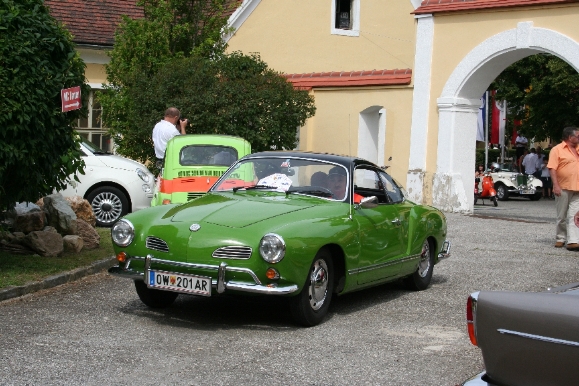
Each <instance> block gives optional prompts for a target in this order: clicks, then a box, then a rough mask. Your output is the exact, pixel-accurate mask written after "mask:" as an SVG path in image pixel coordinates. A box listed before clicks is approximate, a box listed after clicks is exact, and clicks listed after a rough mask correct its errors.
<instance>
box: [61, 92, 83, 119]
mask: <svg viewBox="0 0 579 386" xmlns="http://www.w3.org/2000/svg"><path fill="white" fill-rule="evenodd" d="M60 99H61V101H62V112H63V113H64V112H66V111H70V110H78V109H80V108H81V101H80V86H76V87H71V88H65V89H62V90H60Z"/></svg>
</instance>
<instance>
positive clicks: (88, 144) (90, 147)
mask: <svg viewBox="0 0 579 386" xmlns="http://www.w3.org/2000/svg"><path fill="white" fill-rule="evenodd" d="M82 144H83V145H84V147H86V148H87V149H88V151H90V152H91V153H93V154H109V153H107V152H106V151H104V150H103V149H101V148H100V147H98V146H97V145H95V144H94V143H92V142H89V141H82Z"/></svg>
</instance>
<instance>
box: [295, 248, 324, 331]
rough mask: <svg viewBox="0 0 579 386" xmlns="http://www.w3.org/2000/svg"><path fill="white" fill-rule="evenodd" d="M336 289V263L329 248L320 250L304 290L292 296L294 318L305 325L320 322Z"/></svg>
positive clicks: (308, 325)
mask: <svg viewBox="0 0 579 386" xmlns="http://www.w3.org/2000/svg"><path fill="white" fill-rule="evenodd" d="M333 289H334V265H333V262H332V257H331V256H330V253H329V252H328V251H327V250H324V249H322V250H320V251H319V252H318V253H317V255H316V257H315V258H314V261H313V262H312V265H311V266H310V270H309V272H308V277H307V278H306V282H305V284H304V286H303V288H302V291H301V292H300V293H299V294H298V295H296V296H294V297H292V298H290V310H291V314H292V317H293V318H294V320H295V321H296V322H297V323H298V324H301V325H303V326H306V327H311V326H315V325H317V324H319V323H320V322H321V321H322V320H323V319H324V317H325V316H326V314H327V313H328V308H329V307H330V301H331V300H332V292H333Z"/></svg>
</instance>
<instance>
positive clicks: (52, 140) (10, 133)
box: [0, 0, 88, 210]
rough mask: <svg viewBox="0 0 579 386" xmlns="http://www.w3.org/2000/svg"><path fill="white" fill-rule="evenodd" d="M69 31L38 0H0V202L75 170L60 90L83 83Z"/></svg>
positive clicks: (78, 163)
mask: <svg viewBox="0 0 579 386" xmlns="http://www.w3.org/2000/svg"><path fill="white" fill-rule="evenodd" d="M84 69H85V64H84V62H83V61H82V60H81V59H80V57H79V56H78V54H77V53H76V51H75V48H74V45H73V43H72V37H71V35H70V33H69V32H68V31H67V30H65V29H64V28H63V27H62V26H60V25H59V24H58V23H57V21H56V20H55V19H54V18H52V17H51V16H50V14H49V12H48V9H47V8H46V7H45V6H44V4H43V1H42V0H0V128H1V130H0V209H2V210H4V209H7V208H10V207H11V206H13V205H14V203H16V202H21V201H36V200H37V199H38V198H40V197H41V196H43V195H46V194H49V193H51V192H52V191H53V189H55V188H56V189H62V188H64V187H65V185H66V180H67V178H68V176H69V175H70V174H72V173H75V172H76V171H77V170H82V166H83V165H84V163H83V162H82V160H81V158H80V154H79V151H78V150H77V149H78V144H77V143H76V141H77V140H76V138H75V134H74V130H73V128H72V123H73V122H74V121H75V120H76V119H78V118H79V116H80V114H81V111H79V110H75V111H71V112H67V113H63V112H61V99H60V90H61V89H63V88H68V87H72V86H82V90H83V91H84V92H85V93H86V92H87V91H88V86H87V85H86V84H85V83H84V81H85V78H84Z"/></svg>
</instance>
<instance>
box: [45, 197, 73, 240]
mask: <svg viewBox="0 0 579 386" xmlns="http://www.w3.org/2000/svg"><path fill="white" fill-rule="evenodd" d="M43 201H44V211H45V212H46V217H47V224H48V225H50V226H53V227H54V228H56V230H57V231H58V233H60V234H62V235H74V234H76V222H75V221H74V220H76V214H74V211H73V210H72V208H71V207H70V205H69V204H68V202H67V201H66V200H65V199H64V197H62V195H61V194H60V193H55V194H51V195H50V196H46V197H43Z"/></svg>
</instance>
